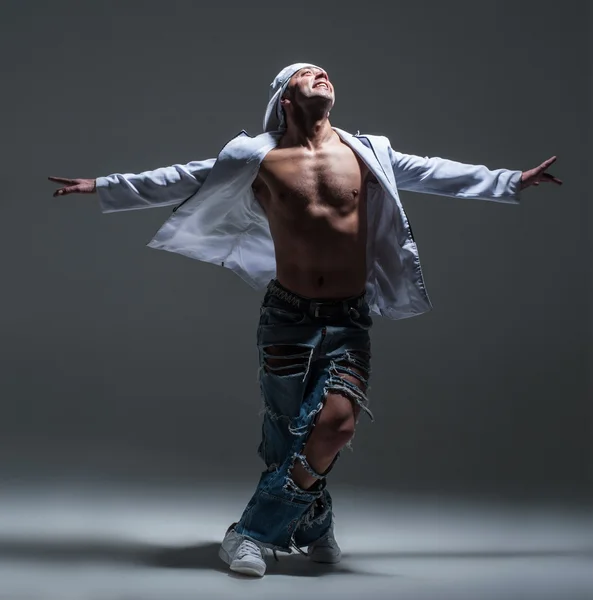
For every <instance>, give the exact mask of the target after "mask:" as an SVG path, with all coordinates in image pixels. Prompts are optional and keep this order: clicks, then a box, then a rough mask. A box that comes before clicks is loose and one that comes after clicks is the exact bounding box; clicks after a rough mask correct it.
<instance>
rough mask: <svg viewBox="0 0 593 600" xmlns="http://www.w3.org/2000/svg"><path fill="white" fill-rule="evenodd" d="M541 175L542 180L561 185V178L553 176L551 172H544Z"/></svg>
mask: <svg viewBox="0 0 593 600" xmlns="http://www.w3.org/2000/svg"><path fill="white" fill-rule="evenodd" d="M543 177H544V179H542V181H546V182H550V183H557V184H558V185H562V180H561V179H558V177H554V175H552V173H544V174H543Z"/></svg>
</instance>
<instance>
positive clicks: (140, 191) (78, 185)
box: [49, 158, 216, 213]
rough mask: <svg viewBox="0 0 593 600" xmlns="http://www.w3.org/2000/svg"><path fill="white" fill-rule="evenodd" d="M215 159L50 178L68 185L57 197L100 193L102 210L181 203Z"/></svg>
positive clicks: (202, 178) (60, 190)
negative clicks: (93, 175) (88, 176)
mask: <svg viewBox="0 0 593 600" xmlns="http://www.w3.org/2000/svg"><path fill="white" fill-rule="evenodd" d="M215 162H216V159H215V158H209V159H207V160H202V161H192V162H190V163H187V164H185V165H182V164H175V165H172V166H170V167H161V168H159V169H155V170H153V171H143V172H142V173H138V174H134V173H125V174H121V173H114V174H112V175H107V176H105V177H98V178H97V179H65V178H62V177H50V178H49V179H50V180H52V181H56V182H58V183H62V184H65V185H64V187H62V188H61V189H58V190H56V192H55V193H54V196H61V195H64V194H72V193H93V192H96V193H97V194H98V196H99V204H100V206H101V210H102V211H103V212H106V213H107V212H115V211H123V210H136V209H141V208H153V207H157V206H169V205H178V204H181V203H182V202H184V201H185V200H187V199H188V198H190V197H191V196H193V195H194V194H195V193H196V192H197V191H198V190H199V189H200V187H201V186H202V184H203V183H204V181H205V179H206V177H207V175H208V173H209V172H210V170H211V169H212V166H213V165H214V163H215Z"/></svg>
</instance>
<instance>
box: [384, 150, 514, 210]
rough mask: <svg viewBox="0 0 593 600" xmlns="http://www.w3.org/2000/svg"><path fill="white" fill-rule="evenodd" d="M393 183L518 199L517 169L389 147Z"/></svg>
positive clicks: (502, 199) (464, 195)
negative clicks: (431, 155)
mask: <svg viewBox="0 0 593 600" xmlns="http://www.w3.org/2000/svg"><path fill="white" fill-rule="evenodd" d="M389 154H390V159H391V165H392V167H393V173H394V175H395V183H396V185H397V187H398V188H399V189H401V190H409V191H413V192H421V193H425V194H439V195H441V196H451V197H455V198H477V199H481V200H494V201H497V202H509V203H515V204H516V203H518V202H519V192H520V190H521V176H522V172H521V171H510V170H508V169H497V170H494V171H492V170H490V169H488V168H487V167H485V166H483V165H468V164H464V163H460V162H457V161H454V160H448V159H446V158H439V157H432V158H429V157H427V156H425V157H421V156H414V155H413V154H402V153H401V152H397V151H396V150H393V148H389Z"/></svg>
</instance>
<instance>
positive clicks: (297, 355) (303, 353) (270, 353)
mask: <svg viewBox="0 0 593 600" xmlns="http://www.w3.org/2000/svg"><path fill="white" fill-rule="evenodd" d="M313 352H314V348H311V347H310V346H303V345H300V344H275V345H271V346H265V347H264V348H263V349H262V359H263V360H262V362H263V368H264V370H265V371H266V373H270V374H272V375H279V376H286V375H298V374H300V373H303V381H305V379H306V378H307V375H308V373H309V368H310V367H311V359H312V358H313Z"/></svg>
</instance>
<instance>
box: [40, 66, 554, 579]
mask: <svg viewBox="0 0 593 600" xmlns="http://www.w3.org/2000/svg"><path fill="white" fill-rule="evenodd" d="M334 101H335V95H334V88H333V85H332V84H331V82H330V80H329V78H328V75H327V73H326V72H325V71H324V70H323V69H321V68H319V67H316V66H314V65H310V64H307V63H297V64H294V65H290V66H289V67H286V68H285V69H283V70H282V71H281V72H280V73H279V74H278V75H277V77H276V78H275V79H274V81H273V82H272V84H271V94H270V100H269V103H268V107H267V110H266V114H265V118H264V130H265V132H264V133H263V134H261V135H258V136H256V137H255V138H251V137H249V136H248V135H247V134H246V133H245V132H242V133H241V134H239V136H237V137H236V138H234V139H233V140H231V141H230V142H229V143H228V144H227V145H226V146H225V147H224V148H223V150H222V151H221V152H220V154H219V156H218V157H217V158H216V159H209V160H205V161H196V162H191V163H188V164H187V165H173V166H171V167H165V168H161V169H156V170H154V171H147V172H144V173H140V174H137V175H135V174H125V175H122V174H114V175H110V176H107V177H100V178H98V179H97V180H92V179H74V180H69V179H63V178H57V177H50V179H51V180H52V181H56V182H58V183H63V184H65V187H62V188H61V189H59V190H57V191H56V192H55V194H54V196H58V195H64V194H69V193H74V192H78V193H91V192H97V193H98V195H99V201H100V204H101V207H102V210H103V211H104V212H113V211H117V210H132V209H139V208H148V207H152V206H164V205H174V206H175V209H174V212H173V214H172V216H171V217H170V218H169V219H168V221H167V222H166V223H165V224H164V225H163V226H162V227H161V229H160V230H159V231H158V232H157V234H156V236H155V237H154V239H153V240H152V241H151V242H150V244H149V246H151V247H153V248H159V249H163V250H169V251H173V252H178V253H181V254H184V255H186V256H189V257H192V258H195V259H198V260H203V261H207V262H212V263H217V264H220V265H222V266H225V267H227V268H230V269H232V270H233V271H235V272H236V273H237V274H238V275H240V276H241V277H242V278H243V279H244V280H246V281H247V282H248V283H250V285H252V286H253V287H254V288H256V289H261V288H263V287H264V286H266V285H267V291H266V294H265V297H264V299H263V302H262V305H261V315H260V323H259V327H258V349H259V354H260V384H261V393H262V397H263V400H264V406H265V414H264V422H263V427H262V433H263V435H262V442H261V444H260V446H259V454H260V456H261V458H262V459H263V460H264V462H265V464H266V470H265V471H264V472H263V473H262V474H261V477H260V481H259V484H258V486H257V488H256V491H255V493H254V495H253V497H252V498H251V500H250V501H249V503H248V504H247V507H246V508H245V510H244V512H243V515H242V516H241V518H240V519H239V521H238V522H237V523H234V524H233V525H232V526H231V527H230V528H229V529H228V531H227V533H226V535H225V538H224V541H223V543H222V546H221V548H220V552H219V555H220V557H221V558H222V559H223V560H224V561H225V562H227V563H228V564H229V566H230V568H231V569H232V570H234V571H238V572H241V573H246V574H250V575H257V576H262V575H263V574H264V573H265V569H266V564H265V559H264V550H265V549H266V548H267V549H272V550H274V551H276V550H281V551H288V552H290V551H291V549H297V550H300V549H301V548H305V547H307V548H308V550H307V554H308V555H309V556H310V558H311V559H312V560H314V561H319V562H330V563H334V562H338V561H339V559H340V549H339V547H338V545H337V543H336V541H335V538H334V535H333V512H332V499H331V496H330V494H329V491H328V489H327V476H328V474H329V472H330V471H331V470H332V468H333V466H334V464H335V462H336V460H337V458H338V456H339V454H340V451H341V450H342V448H343V447H344V446H346V445H348V444H349V442H350V440H351V439H352V436H353V435H354V430H355V424H356V423H357V421H358V418H359V415H360V412H361V411H363V412H364V413H366V414H368V415H369V416H371V418H372V414H371V413H370V411H369V409H368V399H367V396H366V390H367V387H368V381H369V375H370V357H371V353H370V339H369V330H370V328H371V325H372V320H371V313H374V314H380V315H383V316H386V317H388V318H391V319H401V318H407V317H411V316H415V315H418V314H421V313H423V312H426V311H428V310H430V309H431V303H430V300H429V298H428V295H427V294H426V291H425V286H424V281H423V277H422V271H421V268H420V262H419V259H418V251H417V248H416V244H415V242H414V238H413V235H412V231H411V228H410V225H409V223H408V219H407V217H406V214H405V212H404V210H403V207H402V205H401V202H400V200H399V195H398V189H404V190H412V191H417V192H424V193H434V194H440V195H445V196H452V197H466V198H480V199H485V200H495V201H499V202H508V203H518V201H519V192H520V190H521V189H523V188H525V187H528V186H530V185H539V183H540V182H554V183H558V184H560V183H562V182H561V181H559V180H558V179H556V178H555V177H553V176H552V175H551V174H549V173H547V172H546V169H547V168H548V167H549V166H550V165H551V164H552V163H553V162H554V161H555V160H556V158H555V157H552V158H550V159H548V160H547V161H546V162H544V163H542V164H541V165H540V166H539V167H536V168H534V169H531V170H529V171H525V172H521V171H509V170H506V169H498V170H496V171H491V170H489V169H487V168H486V167H484V166H476V165H465V164H461V163H458V162H455V161H451V160H445V159H441V158H427V157H424V158H421V157H418V156H412V155H406V154H402V153H400V152H397V151H396V150H394V149H393V148H392V147H391V145H390V142H389V140H388V139H387V138H384V137H381V136H360V135H356V136H352V135H350V134H348V133H347V132H345V131H342V130H339V129H337V128H334V127H332V126H331V125H330V122H329V118H328V117H329V113H330V110H331V109H332V107H333V105H334Z"/></svg>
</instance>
